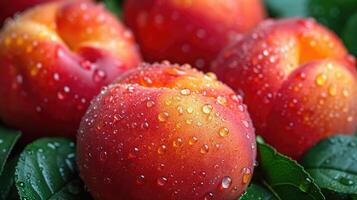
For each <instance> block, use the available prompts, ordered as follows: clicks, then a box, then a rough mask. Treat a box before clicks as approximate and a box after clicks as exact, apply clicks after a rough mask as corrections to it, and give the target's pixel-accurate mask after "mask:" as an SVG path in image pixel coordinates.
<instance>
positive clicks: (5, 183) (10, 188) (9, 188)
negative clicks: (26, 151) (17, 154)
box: [0, 158, 17, 200]
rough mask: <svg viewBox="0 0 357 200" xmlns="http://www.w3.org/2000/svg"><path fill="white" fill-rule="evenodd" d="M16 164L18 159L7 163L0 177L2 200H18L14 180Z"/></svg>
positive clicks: (0, 199) (0, 198) (0, 197)
mask: <svg viewBox="0 0 357 200" xmlns="http://www.w3.org/2000/svg"><path fill="white" fill-rule="evenodd" d="M16 163H17V158H13V159H11V160H10V161H9V162H7V163H6V165H5V167H4V172H3V173H2V174H1V176H0V200H7V199H17V198H16V196H17V193H16V187H15V180H14V175H15V166H16Z"/></svg>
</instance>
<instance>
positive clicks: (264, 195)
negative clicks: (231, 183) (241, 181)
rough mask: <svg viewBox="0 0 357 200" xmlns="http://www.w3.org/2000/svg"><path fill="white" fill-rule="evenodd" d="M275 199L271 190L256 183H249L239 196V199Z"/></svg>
mask: <svg viewBox="0 0 357 200" xmlns="http://www.w3.org/2000/svg"><path fill="white" fill-rule="evenodd" d="M253 199H260V200H277V198H276V197H275V196H274V194H273V193H272V192H270V191H269V190H268V189H266V188H264V187H262V186H260V185H258V184H254V183H252V184H250V186H249V187H248V189H247V191H246V192H245V193H244V194H243V195H242V196H241V197H240V200H253Z"/></svg>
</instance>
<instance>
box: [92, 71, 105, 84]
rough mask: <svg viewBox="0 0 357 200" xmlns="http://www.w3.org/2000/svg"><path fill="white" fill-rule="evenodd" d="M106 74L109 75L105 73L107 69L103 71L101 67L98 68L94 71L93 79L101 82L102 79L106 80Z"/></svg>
mask: <svg viewBox="0 0 357 200" xmlns="http://www.w3.org/2000/svg"><path fill="white" fill-rule="evenodd" d="M106 76H107V74H106V73H105V71H103V70H101V69H96V70H94V73H93V80H94V82H101V81H104V79H105V78H106Z"/></svg>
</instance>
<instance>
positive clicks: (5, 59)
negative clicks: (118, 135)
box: [0, 1, 140, 139]
mask: <svg viewBox="0 0 357 200" xmlns="http://www.w3.org/2000/svg"><path fill="white" fill-rule="evenodd" d="M139 63H140V55H139V53H138V52H137V49H136V47H135V42H134V39H133V37H132V35H131V34H130V32H129V31H128V30H127V29H126V28H125V27H124V26H123V25H122V24H121V23H120V22H119V21H118V20H117V19H116V18H115V17H114V16H112V15H111V14H110V13H109V12H108V11H106V10H105V9H104V8H103V7H102V6H100V5H96V4H93V3H84V2H82V3H81V2H67V1H66V2H60V3H50V4H43V5H40V6H38V7H35V8H33V9H30V10H28V11H26V12H25V13H24V14H22V15H21V16H19V17H17V18H16V19H15V20H13V21H12V22H10V23H7V25H6V26H5V27H4V28H3V29H2V31H1V33H0V118H1V120H2V121H3V122H4V123H6V124H7V125H9V126H12V127H15V128H18V129H21V130H22V131H24V132H25V137H27V138H29V139H32V138H34V137H39V136H42V135H47V136H54V135H57V136H69V137H74V135H75V133H76V131H77V129H78V126H79V122H80V119H81V117H82V116H83V114H84V112H85V110H86V109H87V107H88V105H89V102H90V101H91V99H92V98H93V96H95V95H97V94H98V92H99V91H100V88H101V87H103V86H105V85H107V84H109V83H111V82H112V81H113V80H114V79H115V78H116V77H117V76H118V75H120V74H121V73H123V72H125V71H126V70H128V69H130V68H133V67H136V66H137V65H138V64H139Z"/></svg>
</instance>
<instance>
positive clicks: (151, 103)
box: [146, 100, 155, 108]
mask: <svg viewBox="0 0 357 200" xmlns="http://www.w3.org/2000/svg"><path fill="white" fill-rule="evenodd" d="M154 105H155V102H154V101H151V100H150V101H147V102H146V107H148V108H151V107H153V106H154Z"/></svg>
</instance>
